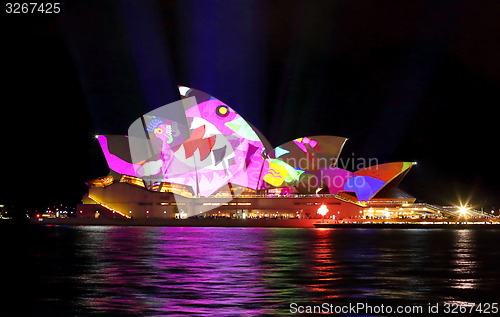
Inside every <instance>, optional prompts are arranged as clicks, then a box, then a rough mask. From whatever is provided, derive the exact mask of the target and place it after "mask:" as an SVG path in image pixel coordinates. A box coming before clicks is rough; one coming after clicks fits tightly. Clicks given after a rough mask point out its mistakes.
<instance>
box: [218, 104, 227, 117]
mask: <svg viewBox="0 0 500 317" xmlns="http://www.w3.org/2000/svg"><path fill="white" fill-rule="evenodd" d="M215 113H216V114H217V115H218V116H219V117H227V116H228V115H229V108H228V107H227V106H223V105H221V106H218V107H217V108H216V109H215Z"/></svg>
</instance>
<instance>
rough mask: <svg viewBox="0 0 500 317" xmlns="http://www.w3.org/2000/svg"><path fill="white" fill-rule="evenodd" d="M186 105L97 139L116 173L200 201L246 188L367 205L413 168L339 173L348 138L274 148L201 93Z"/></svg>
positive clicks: (185, 94) (188, 93)
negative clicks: (345, 195) (343, 197)
mask: <svg viewBox="0 0 500 317" xmlns="http://www.w3.org/2000/svg"><path fill="white" fill-rule="evenodd" d="M179 92H180V94H181V100H179V101H176V102H173V103H170V104H168V105H165V106H162V107H160V108H158V109H155V110H153V111H150V112H148V113H147V114H145V115H143V116H142V117H140V118H138V119H137V120H136V121H134V122H133V123H132V124H131V125H130V127H129V130H128V135H127V136H109V135H108V136H105V135H100V136H98V140H99V143H100V145H101V148H102V150H103V153H104V156H105V157H106V160H107V163H108V165H109V167H110V169H111V170H112V171H114V172H116V173H118V174H125V175H129V176H133V177H138V178H142V179H144V180H145V181H146V182H147V183H151V184H152V183H155V182H171V183H176V184H181V185H185V186H188V187H190V188H191V189H192V193H193V195H195V196H211V195H214V194H216V193H217V192H220V191H226V192H231V194H232V195H238V194H239V193H241V192H242V191H243V190H244V189H245V188H250V189H254V190H259V189H265V188H270V187H295V188H296V189H297V190H298V191H299V192H301V193H314V192H315V191H316V190H317V188H318V187H321V186H326V187H328V189H329V191H330V193H332V194H337V193H339V192H342V191H347V192H354V193H355V194H356V195H357V196H358V199H359V200H367V199H370V198H371V197H373V196H374V195H375V194H376V193H377V192H379V191H380V190H381V189H382V188H383V187H384V186H385V185H386V184H388V183H390V182H391V181H392V180H393V179H394V178H396V177H397V176H398V175H400V174H401V173H403V172H404V171H406V170H407V169H409V167H410V166H411V163H391V164H390V165H377V166H375V167H371V168H368V169H364V170H360V171H357V172H354V173H353V172H349V171H346V170H343V169H340V168H337V167H335V166H336V164H337V160H338V158H339V155H340V152H341V151H342V148H343V146H344V144H345V142H346V140H347V139H346V138H342V137H336V136H325V135H320V136H308V137H302V138H297V139H294V140H292V141H290V142H287V143H284V144H282V145H280V146H278V147H276V148H272V147H271V145H270V144H269V142H268V141H267V140H266V139H265V137H264V136H263V135H262V134H261V133H260V132H259V131H258V130H257V129H255V128H254V127H253V126H252V125H251V124H249V123H248V122H247V121H245V120H244V119H243V118H242V117H241V116H240V115H239V114H238V113H237V112H236V111H234V110H233V109H232V108H231V107H229V106H228V105H227V104H225V103H223V102H222V101H220V100H219V99H217V98H214V97H213V96H211V95H209V94H206V93H204V92H202V91H199V90H196V89H192V88H189V87H185V86H179Z"/></svg>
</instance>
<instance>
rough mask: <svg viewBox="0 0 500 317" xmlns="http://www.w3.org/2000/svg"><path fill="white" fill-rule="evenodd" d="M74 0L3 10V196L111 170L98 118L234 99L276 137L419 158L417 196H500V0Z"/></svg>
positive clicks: (117, 122) (112, 121)
mask: <svg viewBox="0 0 500 317" xmlns="http://www.w3.org/2000/svg"><path fill="white" fill-rule="evenodd" d="M436 2H437V1H430V0H429V1H362V0H359V1H333V0H327V1H305V0H304V1H290V0H286V1H269V0H266V1H264V0H263V1H232V0H219V1H210V0H199V1H198V0H183V1H181V0H178V1H132V0H123V1H79V0H71V1H67V2H62V4H61V13H59V14H41V13H34V14H31V13H29V14H6V13H5V10H4V11H2V16H1V19H0V20H1V23H2V27H1V41H2V63H3V65H2V75H3V80H2V82H3V83H4V86H3V89H2V93H3V96H4V98H3V105H2V118H3V120H2V124H1V125H0V126H1V128H0V129H1V132H2V135H3V137H2V145H3V147H2V148H3V150H2V154H1V156H0V157H1V164H2V167H3V173H2V188H1V191H0V204H2V203H8V204H12V203H14V204H17V205H22V206H25V205H26V206H28V207H31V206H38V205H44V204H48V203H56V202H57V203H58V202H64V203H71V204H75V203H76V202H77V201H78V200H79V199H80V198H81V195H82V194H83V193H84V192H85V189H86V187H85V184H84V183H85V181H86V180H88V179H92V178H95V177H98V176H102V175H105V174H107V172H108V169H107V166H106V164H105V161H104V159H103V157H102V156H101V152H100V148H99V146H98V144H97V142H96V141H95V140H94V139H93V135H94V134H96V133H114V134H126V131H127V129H128V126H129V124H130V123H132V121H134V120H135V119H136V118H137V117H139V116H140V115H141V114H143V113H145V112H147V111H149V110H152V109H154V108H157V107H159V106H161V105H164V104H167V103H169V102H173V101H175V100H177V99H179V96H178V95H177V92H176V85H177V84H182V85H186V86H190V87H193V88H197V89H199V90H202V91H205V92H207V93H209V94H212V95H213V96H215V97H217V98H219V99H221V100H222V101H224V102H226V103H227V104H229V105H230V106H231V107H233V108H234V109H235V110H236V111H238V112H239V113H240V114H241V115H242V116H243V117H244V118H246V119H247V120H248V121H249V122H251V123H252V124H254V125H255V126H256V127H257V128H259V129H260V130H261V132H262V133H263V134H264V135H266V136H267V137H268V139H269V140H270V142H271V144H272V145H273V146H278V145H279V144H282V143H285V142H287V141H289V140H291V139H294V138H297V137H301V136H306V135H318V134H328V135H339V136H344V137H348V138H349V140H348V142H347V144H346V146H345V148H344V151H343V153H342V155H341V158H342V159H343V160H344V161H346V160H347V159H349V158H350V159H352V158H353V157H355V158H377V159H378V161H379V163H386V162H391V161H418V163H419V164H418V165H417V166H415V167H414V168H413V169H412V170H411V171H410V173H409V174H408V175H407V177H406V178H405V179H404V180H403V183H402V187H403V188H404V189H406V190H407V191H408V192H409V193H411V194H412V195H414V196H415V197H417V198H418V199H419V200H424V201H428V202H430V203H439V204H451V203H457V201H458V200H459V197H462V199H463V200H465V199H467V197H469V196H470V197H471V198H472V202H474V203H481V204H483V205H484V206H485V208H491V207H492V206H495V208H496V209H499V208H500V197H499V195H498V194H499V192H500V185H499V183H498V181H497V177H498V176H499V173H498V168H497V162H498V159H497V152H496V151H497V146H498V141H497V139H498V137H499V135H500V130H499V125H498V118H499V116H498V110H497V108H498V106H499V105H500V95H499V92H500V58H499V57H500V40H499V39H500V19H498V17H499V16H500V4H498V1H477V0H471V1H459V0H451V1H439V2H437V3H436Z"/></svg>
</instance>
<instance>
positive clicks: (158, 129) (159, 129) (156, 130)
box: [154, 128, 163, 134]
mask: <svg viewBox="0 0 500 317" xmlns="http://www.w3.org/2000/svg"><path fill="white" fill-rule="evenodd" d="M154 133H155V134H162V133H163V129H162V128H156V129H155V131H154Z"/></svg>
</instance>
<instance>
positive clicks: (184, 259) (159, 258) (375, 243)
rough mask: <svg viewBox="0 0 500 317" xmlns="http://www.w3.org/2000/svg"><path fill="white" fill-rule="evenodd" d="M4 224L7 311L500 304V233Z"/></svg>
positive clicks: (207, 311)
mask: <svg viewBox="0 0 500 317" xmlns="http://www.w3.org/2000/svg"><path fill="white" fill-rule="evenodd" d="M1 229H2V230H1V231H0V239H1V240H0V241H1V243H2V256H1V260H0V268H1V272H2V286H1V287H2V300H1V301H2V302H3V304H2V309H1V312H0V314H2V315H4V316H100V315H102V316H109V315H120V316H279V315H294V313H295V312H297V311H296V310H295V311H294V310H293V309H291V307H299V306H300V307H302V308H303V309H306V308H307V306H314V305H316V306H318V305H323V304H325V303H326V304H328V305H333V306H339V307H340V306H341V305H356V304H358V303H367V304H369V305H374V306H376V305H378V306H380V305H386V306H389V305H401V306H402V305H406V306H413V307H416V306H422V307H424V311H423V313H425V312H426V311H427V310H428V307H429V306H432V305H436V304H438V305H440V309H443V307H444V305H450V304H455V305H465V306H467V307H471V305H477V304H479V303H495V302H498V301H500V298H499V296H498V290H499V289H500V248H499V247H498V242H499V239H500V230H492V229H481V228H478V229H464V230H456V229H353V228H346V229H297V228H221V227H214V228H200V227H191V228H188V227H120V226H116V227H113V226H5V227H2V228H1ZM293 303H295V304H293ZM291 305H292V306H291ZM294 305H295V306H294ZM333 306H329V307H333ZM393 307H395V306H393ZM304 311H305V310H304ZM297 313H298V312H297ZM423 313H422V314H421V315H424V314H423ZM339 315H343V316H368V315H370V316H371V315H374V316H381V315H384V314H382V313H379V314H376V313H361V312H357V313H356V314H352V312H351V314H349V313H345V314H342V313H340V314H339ZM388 315H389V314H388ZM399 315H403V314H399ZM410 315H412V316H414V315H417V314H408V315H407V316H410ZM467 315H469V316H470V315H471V314H467ZM490 315H491V314H490ZM392 316H395V314H392ZM464 316H465V315H464Z"/></svg>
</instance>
